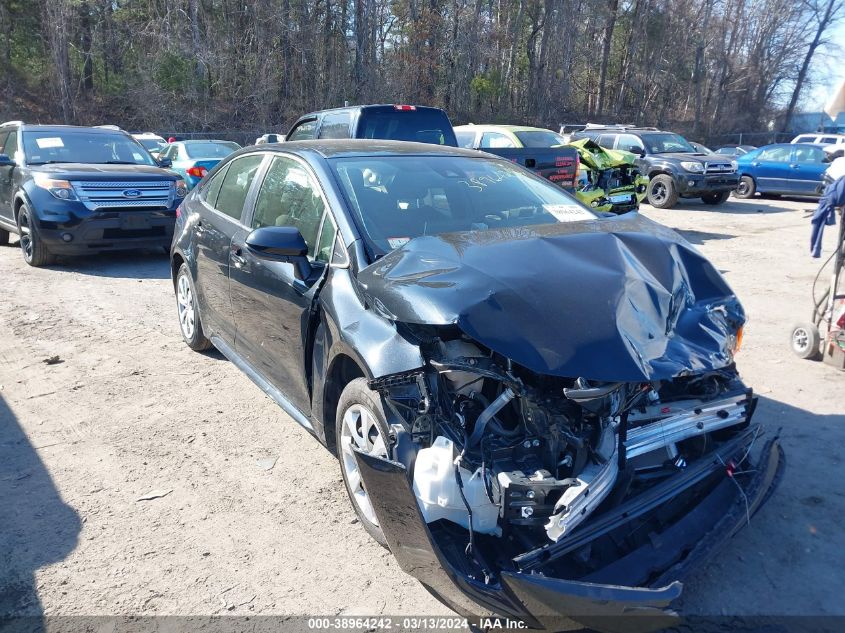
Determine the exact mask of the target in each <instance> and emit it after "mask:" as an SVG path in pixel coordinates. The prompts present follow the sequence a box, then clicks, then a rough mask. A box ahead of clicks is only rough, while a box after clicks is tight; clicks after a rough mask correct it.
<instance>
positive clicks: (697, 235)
mask: <svg viewBox="0 0 845 633" xmlns="http://www.w3.org/2000/svg"><path fill="white" fill-rule="evenodd" d="M675 232H676V233H680V234H681V235H682V236H683V238H684V239H685V240H686V241H687V242H689V243H690V244H695V245H696V246H701V245H702V244H704V243H705V242H711V241H713V240H732V239H734V238H735V237H737V236H736V235H732V234H730V233H710V232H708V231H695V230H693V229H675Z"/></svg>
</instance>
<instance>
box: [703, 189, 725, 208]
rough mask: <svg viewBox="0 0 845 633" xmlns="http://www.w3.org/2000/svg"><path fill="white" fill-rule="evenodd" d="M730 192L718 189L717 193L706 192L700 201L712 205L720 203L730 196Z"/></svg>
mask: <svg viewBox="0 0 845 633" xmlns="http://www.w3.org/2000/svg"><path fill="white" fill-rule="evenodd" d="M730 196H731V192H730V191H720V192H719V193H708V194H706V195H703V196H701V201H702V202H704V204H709V205H712V206H716V205H717V204H722V203H723V202H725V201H726V200H727V199H728V198H730Z"/></svg>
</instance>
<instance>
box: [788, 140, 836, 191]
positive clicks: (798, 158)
mask: <svg viewBox="0 0 845 633" xmlns="http://www.w3.org/2000/svg"><path fill="white" fill-rule="evenodd" d="M793 148H794V149H793V151H792V162H791V163H790V165H789V167H790V168H791V169H792V181H791V184H792V190H793V191H794V192H795V193H800V194H803V195H816V194H817V193H819V191H818V190H819V187H820V186H821V184H822V176H823V174H824V172H825V170H826V169H827V167H828V164H827V163H823V162H822V160H823V159H824V150H823V149H822V148H821V147H818V146H816V145H793Z"/></svg>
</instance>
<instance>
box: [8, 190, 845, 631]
mask: <svg viewBox="0 0 845 633" xmlns="http://www.w3.org/2000/svg"><path fill="white" fill-rule="evenodd" d="M813 206H814V205H813V204H812V203H810V202H797V201H765V200H756V201H748V202H739V201H734V200H731V201H730V202H729V203H727V204H725V205H724V206H721V207H715V208H714V207H708V206H705V205H702V204H700V203H699V202H697V201H692V202H685V203H684V205H683V206H682V207H681V208H679V209H674V210H671V211H657V210H654V209H651V208H649V207H646V208H645V210H644V213H645V215H647V216H649V217H651V218H654V219H656V220H658V221H661V222H664V223H666V224H668V225H670V226H673V227H676V228H678V229H680V230H681V231H682V232H683V234H684V235H685V236H686V237H687V239H689V240H690V241H691V242H692V243H694V244H696V245H697V246H698V247H699V248H700V249H701V250H702V251H703V252H704V253H705V254H706V255H707V256H708V257H710V258H711V259H712V260H713V261H714V262H715V263H716V265H717V266H718V267H719V268H720V269H721V270H723V271H724V273H725V274H726V275H727V278H728V280H729V281H730V283H731V284H732V285H733V287H734V289H735V290H736V291H737V293H738V294H739V296H740V297H741V298H742V299H743V301H744V303H745V307H746V310H747V311H748V313H749V319H750V322H749V325H748V327H747V328H746V334H745V343H744V346H743V350H742V352H741V354H740V357H739V364H740V367H741V369H742V371H743V374H744V377H745V379H746V381H747V382H748V383H749V384H750V385H752V386H753V387H754V388H755V389H756V390H757V392H758V393H759V394H760V396H761V398H760V399H761V403H760V406H759V408H758V410H757V416H758V417H759V418H761V419H764V420H765V421H766V422H767V424H768V428H769V430H770V431H771V432H775V431H776V429H777V428H778V427H782V428H783V431H782V436H783V439H784V444H785V449H786V451H787V458H788V470H787V475H786V478H785V480H784V482H783V485H782V486H781V488H780V489H779V491H778V492H777V494H776V496H775V497H774V498H773V499H772V500H771V502H770V503H769V504H768V505H767V506H766V507H765V508H764V509H763V510H762V511H761V513H760V514H759V515H758V516H757V517H755V519H753V520H752V524H751V526H750V527H749V528H748V529H746V530H744V531H743V532H742V533H741V535H740V536H738V537H737V538H736V539H735V540H734V541H733V542H732V543H731V544H730V545H729V546H728V547H727V548H726V549H725V550H723V551H722V552H721V553H720V555H719V556H718V557H717V558H716V559H715V560H714V561H713V562H712V564H710V566H709V567H708V568H706V569H703V570H702V571H701V572H700V573H698V574H697V575H696V576H695V577H693V578H692V579H691V580H690V581H689V582H688V583H687V587H686V592H685V597H684V599H683V603H682V604H681V605H680V607H681V609H682V610H683V611H684V612H686V613H690V614H693V613H694V614H712V615H718V614H845V602H843V600H842V589H843V581H842V579H843V572H842V570H843V569H845V531H843V530H842V528H841V524H840V523H841V517H843V516H845V476H843V475H845V468H843V463H842V459H843V458H842V450H841V447H842V446H845V415H843V411H845V406H843V404H842V402H843V400H842V387H843V385H844V384H845V374H842V373H839V372H836V371H835V370H834V369H832V368H830V367H828V366H825V365H822V364H821V363H815V362H809V361H800V360H798V359H797V358H795V357H793V356H792V354H791V352H790V351H789V349H788V348H787V338H788V334H789V330H790V326H791V325H792V323H793V322H794V321H796V320H798V319H802V318H806V315H807V314H808V313H809V312H810V309H811V305H810V298H809V292H810V284H811V282H812V279H813V276H814V275H815V272H816V270H817V267H818V262H817V260H811V259H810V258H809V256H808V254H807V251H808V241H809V240H808V233H809V225H808V221H807V211H808V210H809V209H811V208H812V207H813ZM826 238H827V245H826V254H827V253H830V252H831V250H832V245H833V238H834V231H829V232H828V235H827V236H826ZM0 279H2V280H3V281H2V285H3V306H2V309H0V323H2V336H0V360H2V362H0V614H2V613H4V612H5V613H9V612H14V613H29V614H37V613H41V612H42V611H43V612H44V613H47V614H87V615H95V614H194V615H202V614H219V613H240V614H291V615H293V614H322V615H333V614H341V613H342V614H382V613H383V614H396V615H401V614H431V615H435V614H447V613H449V612H448V611H447V609H446V608H445V607H444V606H442V605H441V604H439V603H438V602H437V601H435V600H434V599H433V598H432V597H430V596H429V594H428V593H427V592H426V591H424V590H423V588H422V587H421V586H420V585H419V584H418V583H417V582H416V581H414V580H413V579H412V578H410V577H409V576H406V575H405V574H404V573H402V572H401V571H400V570H399V569H398V567H397V565H396V563H395V562H394V560H393V559H392V557H391V555H390V554H389V553H388V552H387V551H386V550H383V549H382V548H380V547H379V546H377V545H376V544H375V543H373V542H372V541H370V540H369V539H368V537H367V536H366V534H365V532H364V530H363V529H362V528H361V527H360V526H359V525H357V524H356V522H355V520H354V514H353V512H352V510H351V508H350V505H349V503H348V500H347V498H346V495H345V493H344V491H343V488H342V483H341V478H340V472H339V468H338V465H337V462H336V460H335V459H334V457H333V456H332V455H330V454H329V453H328V452H327V451H326V450H324V449H323V448H322V447H321V446H320V445H319V444H318V443H317V442H316V441H314V440H313V439H312V438H311V437H310V436H309V435H308V434H307V433H306V432H305V431H304V430H302V429H301V428H300V427H299V426H297V425H296V424H295V423H293V422H292V421H291V420H290V419H289V418H288V417H287V416H286V415H285V414H284V413H282V411H281V410H279V409H278V408H277V407H276V406H275V405H274V404H273V403H272V402H271V401H270V400H269V399H268V398H266V397H265V396H264V395H263V394H262V393H261V392H260V391H259V390H258V388H257V387H255V386H253V384H252V383H251V382H250V381H249V380H248V379H247V378H246V377H245V376H244V375H243V374H241V373H240V372H239V371H237V370H236V369H235V368H234V367H233V366H232V365H231V364H230V363H229V362H228V361H226V360H225V359H224V358H223V357H222V356H220V355H219V354H216V353H212V354H208V355H200V354H196V353H194V352H191V351H190V350H189V349H188V348H187V347H186V346H185V345H183V343H182V341H181V339H180V336H179V330H178V325H177V321H176V318H175V307H174V300H173V293H172V288H171V286H170V281H169V279H168V264H167V259H166V258H165V257H164V256H162V255H161V254H152V253H146V254H145V253H132V254H122V255H111V256H103V257H91V258H86V259H78V260H67V261H63V262H62V263H61V265H59V266H55V267H52V268H50V269H43V270H36V269H32V268H29V267H27V266H26V265H25V264H24V263H23V260H22V258H21V256H20V253H19V250H18V249H17V247H16V245H15V246H14V247H6V248H2V247H0ZM52 356H58V357H59V359H58V360H60V361H61V362H59V363H57V364H46V363H45V362H43V360H44V359H47V358H49V357H52ZM276 459H277V461H275V462H274V460H276ZM150 493H153V494H152V495H150ZM148 495H149V496H157V495H163V496H157V498H154V499H150V500H139V499H140V498H142V497H144V496H148Z"/></svg>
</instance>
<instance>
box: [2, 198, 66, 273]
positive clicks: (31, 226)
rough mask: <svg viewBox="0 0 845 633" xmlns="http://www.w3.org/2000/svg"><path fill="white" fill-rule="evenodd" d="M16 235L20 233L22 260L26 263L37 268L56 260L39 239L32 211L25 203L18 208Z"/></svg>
mask: <svg viewBox="0 0 845 633" xmlns="http://www.w3.org/2000/svg"><path fill="white" fill-rule="evenodd" d="M7 235H8V234H7ZM18 235H20V244H21V253H22V254H23V260H24V261H25V262H26V263H27V264H29V265H30V266H33V267H35V268H39V267H41V266H49V265H50V264H52V263H53V262H55V261H56V257H55V256H54V255H53V254H52V253H51V252H50V251H49V250H48V249H47V247H46V246H44V243H43V242H42V241H41V236H40V235H39V234H38V227H37V226H35V220H34V218H33V214H32V211H31V210H30V208H29V206H28V205H27V204H26V203H24V204H23V206H21V208H20V209H19V210H18Z"/></svg>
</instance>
